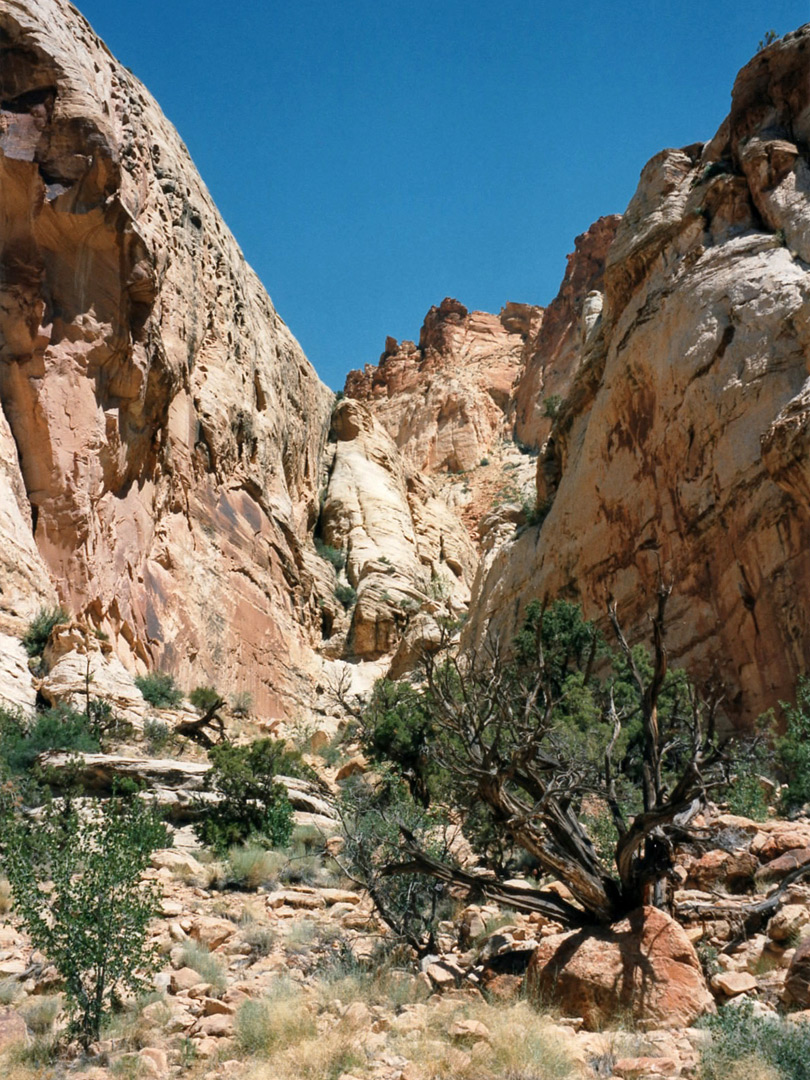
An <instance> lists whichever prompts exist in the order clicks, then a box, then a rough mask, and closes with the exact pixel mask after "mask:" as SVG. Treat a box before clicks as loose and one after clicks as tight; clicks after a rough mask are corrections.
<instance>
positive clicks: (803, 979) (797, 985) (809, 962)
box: [785, 938, 810, 1007]
mask: <svg viewBox="0 0 810 1080" xmlns="http://www.w3.org/2000/svg"><path fill="white" fill-rule="evenodd" d="M785 997H786V998H787V999H788V1001H790V1002H792V1003H793V1004H795V1005H804V1006H805V1007H806V1006H808V1005H810V938H808V939H807V940H805V941H803V942H802V943H801V945H799V947H798V948H797V949H796V952H795V953H794V954H793V959H792V960H791V961H790V967H789V968H788V973H787V978H786V979H785Z"/></svg>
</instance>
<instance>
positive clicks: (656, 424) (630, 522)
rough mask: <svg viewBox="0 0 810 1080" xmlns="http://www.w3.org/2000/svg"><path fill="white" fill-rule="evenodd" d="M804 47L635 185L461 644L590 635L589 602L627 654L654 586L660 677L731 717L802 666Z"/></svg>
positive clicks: (807, 214) (793, 46)
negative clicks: (670, 662) (553, 611)
mask: <svg viewBox="0 0 810 1080" xmlns="http://www.w3.org/2000/svg"><path fill="white" fill-rule="evenodd" d="M808 46H810V26H808V27H804V28H802V29H801V30H799V31H797V32H796V33H794V34H789V35H787V36H786V37H785V38H783V39H782V40H781V41H779V42H776V43H775V44H773V45H771V46H769V47H768V48H766V49H764V50H763V51H762V52H760V53H758V54H757V56H756V57H755V58H754V59H753V60H752V61H751V63H750V64H748V65H747V67H745V68H744V69H743V70H742V71H741V72H740V75H739V76H738V78H737V81H736V83H735V87H734V94H733V103H732V109H731V114H730V117H729V119H728V120H727V121H726V122H725V123H724V124H723V125H722V127H721V128H720V130H719V132H718V133H717V135H716V136H715V137H714V139H712V140H711V141H710V142H709V143H707V144H706V145H705V146H704V145H701V144H697V145H695V146H690V147H686V148H684V149H682V150H665V151H662V152H661V153H660V154H658V155H656V156H655V157H654V158H653V159H652V160H651V161H650V162H649V163H648V164H647V165H646V166H645V168H644V170H643V172H642V174H641V180H640V183H639V187H638V190H637V191H636V194H635V195H634V197H633V199H632V201H631V203H630V205H629V207H628V208H627V211H626V213H625V215H624V216H623V218H622V220H621V222H620V224H619V225H618V228H617V230H616V235H615V239H614V240H613V243H612V244H611V246H610V248H609V250H608V252H607V261H606V265H605V269H604V304H603V309H602V311H601V318H600V319H599V321H598V322H597V323H596V324H595V325H594V327H593V329H592V331H591V332H590V333H589V334H587V335H586V337H585V340H584V341H583V343H582V345H581V347H580V349H579V351H576V350H572V352H571V357H572V359H571V364H572V367H573V368H575V370H576V377H575V379H574V381H573V384H572V386H571V390H570V392H569V393H568V395H567V399H566V402H565V405H564V407H563V409H562V412H561V414H560V416H559V417H558V419H557V421H556V422H555V425H554V429H553V433H552V437H551V441H550V443H549V446H548V449H547V452H546V456H545V461H544V462H542V463H541V468H540V470H539V478H538V479H539V490H540V495H541V497H546V496H552V497H553V505H552V506H551V510H550V512H549V514H548V516H547V517H546V518H545V521H544V522H543V524H542V526H541V527H540V528H539V532H538V530H537V529H529V530H528V531H526V532H524V533H523V534H522V535H521V536H519V537H518V538H517V539H516V540H514V542H513V543H506V544H504V545H503V546H502V547H501V548H500V550H499V551H498V552H497V553H495V554H493V555H492V556H491V557H489V558H488V559H487V560H486V563H485V564H483V565H482V566H481V569H480V575H479V581H478V584H477V587H476V589H474V594H473V602H472V608H471V610H472V619H471V624H470V629H469V631H468V632H469V634H470V639H475V638H480V637H482V636H483V635H484V633H486V632H487V631H488V630H492V631H495V630H497V632H499V633H500V634H502V635H505V636H510V635H511V633H512V632H513V631H514V628H515V625H516V623H517V621H519V619H520V617H521V615H520V613H521V611H522V608H523V606H524V605H525V603H526V602H527V601H528V600H529V599H530V598H532V597H535V596H540V597H544V596H545V597H554V596H560V595H562V596H566V597H569V598H576V599H579V600H580V601H581V602H582V604H583V606H584V608H585V611H586V613H587V614H588V615H589V616H590V617H599V616H600V615H603V614H604V611H605V601H606V597H607V595H608V594H612V595H613V596H614V597H615V598H616V600H617V602H618V609H619V614H620V616H621V618H622V620H623V622H624V623H625V625H627V626H628V627H632V628H633V629H634V632H635V635H636V639H641V638H643V637H644V636H645V635H646V626H645V624H646V618H645V613H646V611H647V608H648V606H649V604H650V598H651V597H652V595H653V591H654V587H655V582H656V579H657V575H658V572H659V567H660V568H661V570H662V571H663V573H664V575H665V577H666V578H668V579H669V580H671V581H672V582H673V584H674V594H673V598H672V601H671V603H670V609H669V630H668V643H669V646H670V652H671V654H672V656H673V658H675V659H676V660H678V661H680V662H682V663H684V664H686V665H687V666H688V667H690V668H691V669H692V670H693V671H694V672H695V673H696V674H697V675H698V676H701V677H702V676H710V675H714V676H716V677H718V678H719V679H720V681H721V682H722V683H723V684H725V686H726V689H727V694H728V705H729V707H730V709H731V710H732V712H735V713H736V714H737V715H738V716H739V717H741V718H743V719H750V718H751V717H753V716H756V715H757V714H759V713H760V712H762V711H763V710H764V709H766V708H768V707H770V706H772V705H775V704H776V702H777V701H778V700H779V699H786V698H790V697H791V696H792V695H793V692H794V688H795V683H796V679H797V676H798V675H799V674H800V673H802V672H805V671H807V669H808V667H809V666H810V611H809V610H808V607H807V605H806V604H805V603H804V601H803V597H804V595H805V594H806V592H807V590H808V586H810V520H809V519H808V508H810V500H809V499H808V496H810V474H809V473H808V461H810V453H808V451H810V434H809V433H810V388H809V387H810V384H809V383H808V363H809V362H810V281H809V279H808V275H807V265H808V262H810V204H808V199H807V183H806V177H807V175H808V170H810V158H808V156H807V150H806V148H807V146H808V144H810V119H809V118H810V108H808V106H809V105H810V80H808V78H807V60H806V55H807V48H808ZM553 306H554V305H552V308H553ZM550 320H551V316H550V315H548V314H547V316H546V324H545V325H549V321H550ZM551 321H552V322H553V320H551ZM544 330H545V326H544ZM541 333H542V332H541ZM555 341H556V339H555ZM555 341H550V342H549V346H548V347H549V349H550V350H551V352H552V353H553V351H554V348H555ZM527 377H530V376H527ZM529 396H530V395H529ZM517 397H518V400H519V401H521V400H523V397H524V395H523V388H522V387H521V388H519V389H518V393H517Z"/></svg>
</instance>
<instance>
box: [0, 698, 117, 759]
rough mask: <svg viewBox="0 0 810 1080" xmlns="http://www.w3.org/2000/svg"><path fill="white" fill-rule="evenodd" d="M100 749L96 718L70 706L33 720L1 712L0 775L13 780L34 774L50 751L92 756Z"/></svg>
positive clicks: (23, 715) (20, 713)
mask: <svg viewBox="0 0 810 1080" xmlns="http://www.w3.org/2000/svg"><path fill="white" fill-rule="evenodd" d="M100 746H101V744H100V741H99V737H98V733H97V729H95V728H94V725H93V721H92V718H91V719H88V717H87V716H86V714H85V713H83V712H77V711H76V710H75V709H71V708H70V706H68V705H55V706H54V707H53V708H51V709H48V710H46V711H45V712H40V713H34V715H33V716H25V714H24V713H22V712H20V711H14V710H10V709H0V771H5V772H6V773H8V774H10V775H11V776H21V775H22V774H24V773H26V772H28V771H30V769H31V768H32V766H33V765H34V762H35V761H36V759H37V758H38V757H39V755H40V754H43V753H45V751H46V750H75V751H78V752H82V751H84V752H87V753H92V752H93V751H96V750H99V749H100Z"/></svg>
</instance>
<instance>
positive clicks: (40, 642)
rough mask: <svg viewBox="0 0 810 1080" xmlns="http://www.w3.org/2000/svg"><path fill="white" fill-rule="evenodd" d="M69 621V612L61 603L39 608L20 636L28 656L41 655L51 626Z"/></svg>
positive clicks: (51, 628)
mask: <svg viewBox="0 0 810 1080" xmlns="http://www.w3.org/2000/svg"><path fill="white" fill-rule="evenodd" d="M69 621H70V613H69V612H68V611H67V610H66V609H65V608H63V607H62V606H61V605H57V606H56V607H52V608H44V607H43V608H40V609H39V611H38V612H37V614H36V615H35V616H34V618H33V619H32V620H31V622H30V623H29V624H28V629H27V630H26V631H25V633H24V634H23V636H22V643H23V648H24V649H25V651H26V652H27V653H28V655H29V656H41V655H42V653H43V652H44V650H45V646H46V645H47V644H48V638H49V637H50V636H51V631H52V630H53V628H54V627H55V626H58V625H59V624H60V623H65V622H69Z"/></svg>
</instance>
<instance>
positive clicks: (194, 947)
mask: <svg viewBox="0 0 810 1080" xmlns="http://www.w3.org/2000/svg"><path fill="white" fill-rule="evenodd" d="M182 961H183V964H184V966H185V967H190V968H191V969H192V970H193V971H196V972H197V974H198V975H199V976H200V977H201V978H202V980H203V981H204V982H207V983H210V984H211V989H212V990H214V991H215V992H216V993H217V994H222V993H224V991H225V989H226V987H227V985H228V979H227V976H226V974H225V969H224V968H223V966H222V964H221V962H220V960H219V959H218V958H217V957H216V956H214V954H213V953H212V952H211V951H210V949H209V948H208V947H207V946H206V945H203V944H202V942H199V941H187V942H186V943H185V944H184V945H183V953H182Z"/></svg>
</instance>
